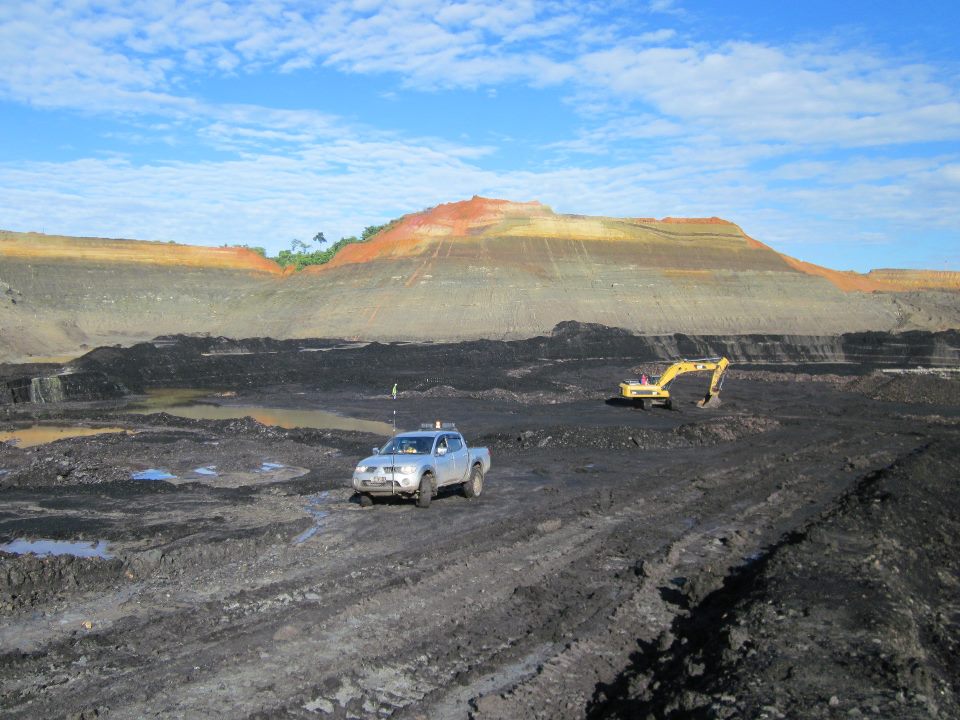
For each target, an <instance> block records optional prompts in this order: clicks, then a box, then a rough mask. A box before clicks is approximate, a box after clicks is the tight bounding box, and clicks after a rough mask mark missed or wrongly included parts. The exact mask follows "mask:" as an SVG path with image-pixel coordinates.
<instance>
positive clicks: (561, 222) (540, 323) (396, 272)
mask: <svg viewBox="0 0 960 720" xmlns="http://www.w3.org/2000/svg"><path fill="white" fill-rule="evenodd" d="M958 288H960V273H947V272H939V273H923V272H919V271H896V270H882V271H874V272H872V273H869V274H867V275H861V274H857V273H850V272H837V271H833V270H829V269H827V268H820V267H818V266H814V265H810V264H809V263H803V262H800V261H797V260H794V259H792V258H788V257H786V256H783V255H781V254H779V253H777V252H775V251H773V250H772V249H770V248H769V247H767V246H766V245H764V244H762V243H760V242H758V241H756V240H754V239H752V238H750V237H748V236H747V235H746V234H744V233H743V231H742V230H741V229H740V228H739V227H737V226H736V225H733V224H732V223H729V222H726V221H724V220H720V219H718V218H700V219H675V218H666V219H664V220H660V221H658V220H653V219H649V218H621V219H617V218H605V217H584V216H571V215H556V214H554V213H553V212H552V211H551V210H550V209H549V208H547V207H545V206H543V205H540V204H539V203H511V202H506V201H497V200H486V199H483V198H473V199H472V200H470V201H466V202H460V203H451V204H448V205H440V206H438V207H436V208H433V209H431V210H428V211H424V212H422V213H416V214H413V215H409V216H406V217H405V218H403V219H402V220H401V221H400V222H398V223H395V224H394V225H392V226H391V227H390V228H389V229H388V230H386V231H384V232H382V233H380V234H379V235H378V236H376V237H374V238H373V239H371V240H370V241H368V242H367V243H363V244H357V245H352V246H348V247H347V248H345V249H344V250H342V251H341V252H340V253H339V254H338V255H337V256H336V257H335V258H334V260H333V261H332V262H331V263H329V265H326V266H321V267H316V268H308V269H307V270H306V271H304V272H301V273H296V274H292V273H284V272H282V271H281V270H280V269H279V268H278V267H277V266H276V265H275V264H273V263H271V262H269V261H267V260H265V259H264V258H262V257H260V256H259V255H257V254H256V253H253V252H252V251H247V250H242V249H236V248H198V247H189V246H183V245H176V244H168V243H142V242H135V241H111V240H99V239H91V238H62V237H51V236H41V235H36V234H22V233H8V232H4V233H0V291H2V294H0V332H2V334H3V338H4V342H3V346H2V347H0V360H2V359H16V358H23V357H24V356H27V355H44V354H57V353H63V352H76V351H77V350H78V348H80V347H82V346H83V344H88V345H94V344H112V343H129V342H131V341H135V340H142V339H148V338H151V337H154V336H156V335H158V334H163V333H175V332H202V333H212V334H221V335H228V336H233V337H250V336H256V335H263V336H271V337H277V338H297V337H345V338H363V339H378V340H427V339H429V340H462V339H474V338H480V337H492V338H505V339H510V338H523V337H531V336H535V335H537V334H542V333H545V332H548V331H549V330H550V329H551V328H552V327H553V326H554V325H556V324H557V323H559V322H562V321H565V320H578V321H583V322H598V323H602V324H605V325H609V326H616V327H623V328H627V329H629V330H630V331H633V332H636V333H640V334H666V333H674V332H683V333H687V334H698V335H701V334H710V335H715V334H721V335H727V334H729V335H734V334H743V333H774V334H799V335H834V334H839V333H843V332H858V331H870V330H878V331H903V330H911V329H922V330H934V331H936V330H943V329H947V328H953V327H960V292H958V291H957V289H958Z"/></svg>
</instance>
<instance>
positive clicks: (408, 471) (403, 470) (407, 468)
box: [400, 465, 417, 475]
mask: <svg viewBox="0 0 960 720" xmlns="http://www.w3.org/2000/svg"><path fill="white" fill-rule="evenodd" d="M416 471H417V466H416V465H401V466H400V474H401V475H413V473H415V472H416Z"/></svg>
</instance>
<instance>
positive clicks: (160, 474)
mask: <svg viewBox="0 0 960 720" xmlns="http://www.w3.org/2000/svg"><path fill="white" fill-rule="evenodd" d="M130 477H131V478H132V479H133V480H176V479H177V476H176V475H171V474H170V473H169V472H167V471H166V470H158V469H156V468H150V469H148V470H141V471H140V472H135V473H133V474H132V475H131V476H130Z"/></svg>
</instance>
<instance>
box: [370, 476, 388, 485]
mask: <svg viewBox="0 0 960 720" xmlns="http://www.w3.org/2000/svg"><path fill="white" fill-rule="evenodd" d="M370 484H371V485H386V484H387V479H386V478H385V477H375V478H371V479H370Z"/></svg>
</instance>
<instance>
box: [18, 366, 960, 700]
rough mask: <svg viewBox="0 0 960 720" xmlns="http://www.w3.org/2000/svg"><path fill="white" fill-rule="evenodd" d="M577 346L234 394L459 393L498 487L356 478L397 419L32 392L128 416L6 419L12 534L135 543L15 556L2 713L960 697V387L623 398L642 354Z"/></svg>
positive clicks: (779, 384) (735, 386)
mask: <svg viewBox="0 0 960 720" xmlns="http://www.w3.org/2000/svg"><path fill="white" fill-rule="evenodd" d="M501 370H502V368H501ZM512 371H515V372H523V369H522V368H519V369H518V368H514V369H513V370H512ZM477 372H480V371H477ZM564 372H565V378H564V385H563V388H562V389H561V388H553V389H552V390H551V389H549V388H547V389H544V390H543V391H541V392H536V393H533V392H531V393H528V394H525V395H517V394H511V393H506V392H500V393H498V392H496V389H495V388H493V387H490V388H487V390H486V391H484V390H483V388H482V385H483V383H482V381H481V380H478V381H477V384H478V385H479V386H481V387H480V389H479V390H478V389H477V387H473V388H472V389H471V390H470V392H459V391H458V390H457V389H456V388H452V389H446V390H439V391H436V390H435V391H434V392H432V393H431V392H417V393H407V394H404V393H403V392H401V397H400V400H398V401H397V402H396V403H395V404H394V403H392V401H390V400H389V399H387V398H386V397H385V396H372V395H368V394H365V393H364V392H363V390H362V388H359V387H350V386H348V385H347V386H343V387H342V388H340V389H337V390H330V389H317V388H316V387H313V386H311V385H309V384H302V383H301V384H295V385H282V386H273V387H257V388H252V389H250V390H248V391H245V392H243V391H242V392H240V393H239V394H238V395H237V396H235V397H231V398H230V399H229V400H222V399H221V400H219V402H224V403H229V402H237V403H248V404H249V403H261V404H263V403H266V402H269V403H270V404H272V405H274V406H285V407H298V408H303V407H322V408H323V409H326V410H333V411H337V412H340V413H342V414H345V415H350V416H354V417H360V418H365V419H374V420H388V421H389V420H390V419H391V413H392V411H393V410H394V409H397V410H398V425H399V426H400V427H405V426H410V425H412V424H414V423H417V422H419V421H420V420H424V419H427V420H429V419H434V418H442V419H445V420H448V419H449V420H456V421H458V423H459V426H460V429H461V430H462V431H463V433H464V435H465V436H466V437H467V439H468V440H469V441H471V442H472V443H473V444H477V445H487V446H488V447H490V449H491V452H492V454H493V468H492V470H491V472H490V473H489V475H488V477H487V478H486V483H485V490H484V494H483V495H482V496H481V497H480V498H477V499H473V500H468V499H466V498H465V497H463V496H462V495H461V494H460V493H458V492H448V493H446V494H445V495H442V496H441V497H440V498H438V499H436V500H435V501H434V502H433V503H432V505H431V507H430V508H429V509H426V510H421V509H418V508H416V507H415V506H414V505H413V503H410V502H381V503H378V504H376V505H375V506H374V507H373V508H370V509H361V508H360V507H359V505H358V504H357V503H356V502H355V501H354V500H353V499H352V497H351V495H352V493H351V491H350V490H349V489H348V483H347V480H348V478H349V475H350V472H351V471H352V468H353V466H354V464H355V463H356V461H357V460H358V459H360V458H361V457H362V456H363V455H364V454H367V452H368V451H369V448H370V447H371V446H372V445H375V444H379V443H380V442H381V441H382V439H381V438H379V437H378V436H376V435H365V434H362V433H354V432H345V431H323V430H281V429H277V428H266V427H264V426H262V425H260V424H258V423H255V422H253V421H252V420H238V421H205V420H187V419H181V418H175V417H171V416H167V415H159V416H135V415H130V414H127V413H126V411H125V408H124V406H122V405H116V406H109V407H108V406H106V405H103V404H101V405H92V404H87V405H82V404H73V405H67V406H60V407H50V408H44V407H40V408H35V409H34V410H33V411H32V413H33V415H34V416H36V417H37V418H39V419H50V420H53V419H59V420H61V421H62V420H64V419H66V420H69V421H71V422H78V421H80V420H83V421H85V422H87V423H92V424H97V423H102V424H104V425H111V426H120V427H125V428H127V429H129V430H132V431H135V432H133V433H130V434H123V433H114V434H111V435H102V436H96V437H83V438H75V439H70V440H61V441H58V442H57V443H54V444H50V445H44V446H38V447H37V448H33V449H26V448H11V447H8V446H4V447H0V468H2V469H3V470H5V471H6V472H4V473H2V475H0V483H3V489H2V492H0V495H2V510H0V542H9V541H12V540H14V539H16V538H21V537H25V538H51V539H63V540H74V541H76V540H83V541H85V542H88V543H91V542H97V541H106V543H108V545H107V546H106V547H107V548H108V550H107V554H109V555H111V556H112V557H104V558H89V559H85V558H73V557H70V556H57V557H48V558H37V557H34V556H32V555H12V554H8V553H5V554H3V555H2V557H0V584H2V595H0V602H2V608H3V611H2V617H0V712H2V714H3V715H4V717H9V718H37V717H83V718H91V717H107V718H141V717H164V718H198V717H224V718H242V717H249V718H327V717H329V718H348V717H355V718H367V717H409V718H417V717H429V718H438V717H451V718H462V717H476V718H519V717H543V718H579V717H597V718H599V717H645V716H647V715H648V714H649V715H650V716H652V717H771V718H774V717H844V718H847V717H853V716H855V715H856V716H859V717H933V716H936V717H957V716H958V713H960V704H958V699H957V698H958V695H957V693H958V690H960V683H958V676H957V671H956V668H955V664H954V663H953V662H952V660H951V659H950V658H952V657H955V654H956V650H957V639H958V636H960V631H958V624H957V623H958V606H957V600H956V598H957V593H956V588H957V586H958V584H960V572H958V560H957V558H958V557H960V553H958V552H957V544H958V534H960V533H958V527H957V520H956V519H955V518H957V517H960V515H958V513H957V504H958V500H957V494H956V482H957V478H958V477H960V472H958V470H960V468H958V464H960V462H958V460H957V457H958V452H957V450H958V447H960V434H958V422H960V410H958V407H957V406H956V404H951V403H949V402H948V403H946V404H940V405H937V404H915V403H914V404H911V403H893V402H886V401H882V400H875V399H872V398H870V397H868V396H866V395H865V394H863V393H862V392H855V391H852V390H851V391H842V390H840V389H838V387H839V386H841V385H843V383H839V384H838V383H836V382H834V383H831V382H818V383H811V384H810V385H812V386H813V387H815V390H816V392H814V393H811V392H810V391H809V388H810V385H804V384H802V383H798V382H790V381H788V380H784V379H783V378H780V379H774V380H769V379H765V376H764V375H763V373H754V374H750V373H741V374H740V375H739V376H738V377H737V378H736V380H730V381H728V383H727V386H726V388H725V392H724V396H723V404H722V405H721V407H720V408H719V409H717V410H713V411H701V410H698V409H697V408H695V407H694V401H695V400H696V399H697V397H699V394H700V392H701V391H702V388H701V387H700V385H702V383H700V382H698V381H697V380H690V381H689V382H687V381H683V382H681V381H678V383H677V385H676V389H675V394H676V395H677V397H678V403H677V406H678V409H677V410H675V411H673V412H669V411H665V410H652V411H638V410H633V409H631V408H629V407H623V406H620V405H618V404H617V403H608V402H604V399H605V398H606V397H607V396H609V395H611V394H613V392H612V391H613V390H614V389H615V387H616V382H617V381H618V380H619V379H620V375H621V374H626V373H627V368H626V367H625V366H610V367H603V366H599V365H598V364H597V363H596V362H590V363H586V364H584V365H583V366H582V367H580V368H579V369H578V368H576V367H574V366H571V365H567V366H564ZM925 382H926V381H925ZM955 383H956V381H955V380H944V381H942V386H938V387H940V388H941V390H942V391H943V395H942V397H945V398H950V397H952V396H951V395H950V393H953V392H955V390H954V388H955ZM326 384H327V385H329V382H327V383H326ZM385 389H386V388H384V390H385ZM485 392H486V394H484V393H485ZM933 392H934V395H936V393H937V392H939V391H937V390H934V391H933ZM18 413H19V414H18ZM5 417H6V420H5V422H6V423H7V425H11V426H12V424H13V423H14V421H16V420H21V421H25V420H27V415H25V414H23V411H22V409H19V408H11V409H9V410H8V411H7V412H6V416H5ZM144 469H157V470H163V471H165V472H166V473H168V474H169V475H173V476H175V477H173V478H170V479H169V480H167V481H134V480H131V479H129V478H130V476H131V474H132V473H133V472H136V471H142V470H144ZM200 470H205V472H199V471H200Z"/></svg>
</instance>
